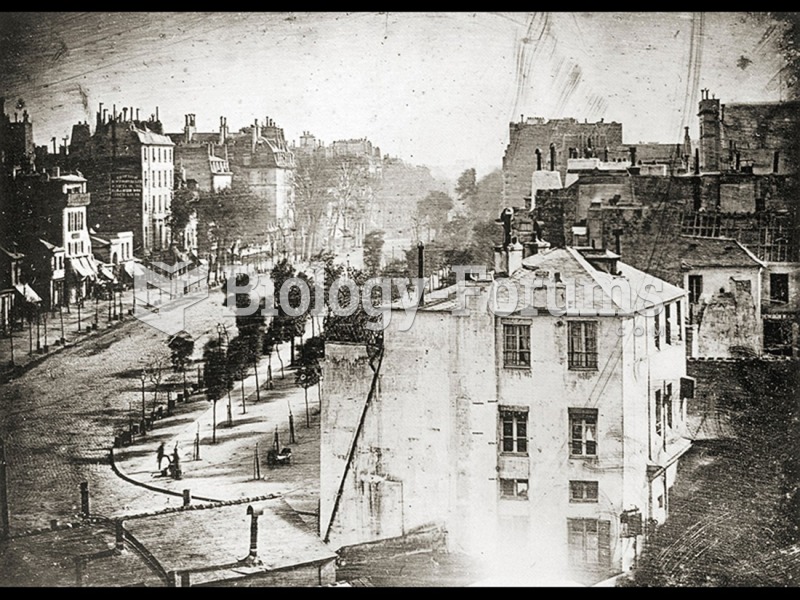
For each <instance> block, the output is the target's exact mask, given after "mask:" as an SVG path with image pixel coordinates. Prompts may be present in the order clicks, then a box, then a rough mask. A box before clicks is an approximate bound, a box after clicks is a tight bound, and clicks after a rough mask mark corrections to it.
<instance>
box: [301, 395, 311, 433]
mask: <svg viewBox="0 0 800 600" xmlns="http://www.w3.org/2000/svg"><path fill="white" fill-rule="evenodd" d="M303 395H304V396H305V399H306V427H311V415H310V414H309V412H308V388H307V387H304V388H303Z"/></svg>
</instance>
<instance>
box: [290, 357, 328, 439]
mask: <svg viewBox="0 0 800 600" xmlns="http://www.w3.org/2000/svg"><path fill="white" fill-rule="evenodd" d="M321 374H322V372H321V369H320V368H319V365H316V364H307V365H303V366H301V367H300V368H299V369H297V373H296V375H295V380H294V382H295V383H296V384H297V385H299V386H300V387H301V388H303V396H304V398H305V402H306V427H311V415H310V413H309V411H308V388H310V387H313V386H315V385H317V384H318V383H319V380H320V376H321Z"/></svg>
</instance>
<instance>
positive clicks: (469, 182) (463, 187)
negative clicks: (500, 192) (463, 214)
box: [456, 169, 478, 204]
mask: <svg viewBox="0 0 800 600" xmlns="http://www.w3.org/2000/svg"><path fill="white" fill-rule="evenodd" d="M477 192H478V184H477V176H476V173H475V169H466V170H465V171H464V172H463V173H461V175H459V177H458V181H457V182H456V197H457V198H458V200H459V201H460V202H463V203H464V204H469V201H470V198H472V197H473V196H474V195H475V194H476V193H477Z"/></svg>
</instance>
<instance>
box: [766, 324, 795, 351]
mask: <svg viewBox="0 0 800 600" xmlns="http://www.w3.org/2000/svg"><path fill="white" fill-rule="evenodd" d="M764 352H766V353H767V354H772V355H775V356H791V355H792V322H791V321H789V320H785V319H764Z"/></svg>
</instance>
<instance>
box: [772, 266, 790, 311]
mask: <svg viewBox="0 0 800 600" xmlns="http://www.w3.org/2000/svg"><path fill="white" fill-rule="evenodd" d="M769 299H770V300H771V301H772V302H780V303H781V304H786V303H787V302H789V274H788V273H770V274H769Z"/></svg>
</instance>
